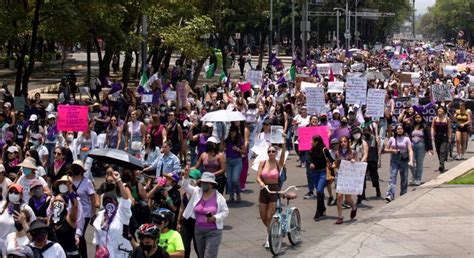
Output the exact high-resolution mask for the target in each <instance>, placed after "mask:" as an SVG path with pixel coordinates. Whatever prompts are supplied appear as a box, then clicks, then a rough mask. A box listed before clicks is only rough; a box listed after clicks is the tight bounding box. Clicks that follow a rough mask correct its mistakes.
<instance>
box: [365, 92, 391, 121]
mask: <svg viewBox="0 0 474 258" xmlns="http://www.w3.org/2000/svg"><path fill="white" fill-rule="evenodd" d="M385 94H386V91H385V90H376V89H369V91H368V92H367V99H368V100H369V101H367V110H366V112H365V115H366V116H369V117H372V118H378V117H383V116H384V107H385Z"/></svg>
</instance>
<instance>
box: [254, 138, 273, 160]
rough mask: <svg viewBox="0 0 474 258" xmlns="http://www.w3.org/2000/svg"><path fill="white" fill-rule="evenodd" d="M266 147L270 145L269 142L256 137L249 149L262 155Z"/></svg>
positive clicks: (265, 151)
mask: <svg viewBox="0 0 474 258" xmlns="http://www.w3.org/2000/svg"><path fill="white" fill-rule="evenodd" d="M268 147H270V143H269V142H268V141H266V140H265V139H257V140H255V143H254V145H253V147H252V149H251V151H252V152H253V153H255V154H256V155H258V156H261V155H264V154H266V153H267V150H268Z"/></svg>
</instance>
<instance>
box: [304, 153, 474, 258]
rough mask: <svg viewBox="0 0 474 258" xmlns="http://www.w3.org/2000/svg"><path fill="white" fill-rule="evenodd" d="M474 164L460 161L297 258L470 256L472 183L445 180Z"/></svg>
mask: <svg viewBox="0 0 474 258" xmlns="http://www.w3.org/2000/svg"><path fill="white" fill-rule="evenodd" d="M473 168H474V158H471V159H469V160H467V161H464V162H463V163H461V164H460V165H458V166H456V167H455V168H453V169H451V170H449V171H448V172H446V173H444V174H442V175H440V176H439V177H438V178H436V179H434V180H432V181H430V182H427V183H426V184H425V185H423V186H422V187H420V188H418V189H417V190H416V191H413V192H410V193H408V194H406V195H404V196H403V197H400V198H398V199H396V200H395V201H393V202H391V203H389V204H387V205H385V206H383V207H381V208H380V209H378V210H375V211H373V212H371V213H370V214H369V215H368V216H366V217H362V219H360V220H359V221H357V223H354V224H353V225H350V226H347V227H346V228H345V229H343V230H339V231H338V232H337V233H335V234H333V235H332V236H330V237H329V238H326V239H325V240H324V241H322V242H319V243H317V244H315V245H313V246H312V247H310V248H308V249H307V250H305V252H303V253H302V254H300V255H299V256H298V257H316V256H317V257H382V256H430V257H472V256H474V186H473V185H446V184H444V183H445V182H447V181H450V180H451V179H454V178H456V177H458V176H460V175H462V174H464V173H465V172H467V171H469V170H471V169H473Z"/></svg>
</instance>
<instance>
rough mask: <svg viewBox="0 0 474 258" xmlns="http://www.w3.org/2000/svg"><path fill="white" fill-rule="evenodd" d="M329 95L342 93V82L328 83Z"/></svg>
mask: <svg viewBox="0 0 474 258" xmlns="http://www.w3.org/2000/svg"><path fill="white" fill-rule="evenodd" d="M328 92H329V93H342V92H344V82H328Z"/></svg>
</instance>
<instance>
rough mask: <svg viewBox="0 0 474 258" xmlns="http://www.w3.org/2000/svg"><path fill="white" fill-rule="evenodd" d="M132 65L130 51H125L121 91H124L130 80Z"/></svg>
mask: <svg viewBox="0 0 474 258" xmlns="http://www.w3.org/2000/svg"><path fill="white" fill-rule="evenodd" d="M131 67H132V51H130V50H129V51H126V52H125V60H123V67H122V83H123V91H124V92H125V91H126V90H127V87H128V83H129V82H130V68H131Z"/></svg>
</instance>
